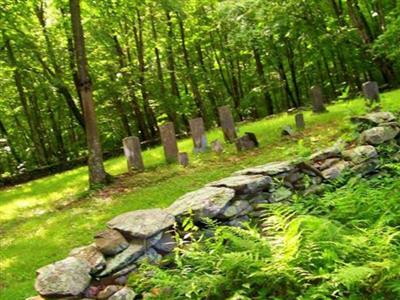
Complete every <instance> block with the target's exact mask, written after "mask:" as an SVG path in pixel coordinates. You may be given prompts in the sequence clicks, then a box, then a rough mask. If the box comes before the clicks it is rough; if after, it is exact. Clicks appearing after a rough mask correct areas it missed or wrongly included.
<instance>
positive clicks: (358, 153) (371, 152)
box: [343, 145, 378, 164]
mask: <svg viewBox="0 0 400 300" xmlns="http://www.w3.org/2000/svg"><path fill="white" fill-rule="evenodd" d="M377 156H378V152H376V149H375V147H374V146H369V145H366V146H358V147H356V148H353V149H349V150H346V151H343V157H344V158H345V159H347V160H351V161H352V162H353V163H355V164H359V163H362V162H364V161H366V160H368V159H371V158H375V157H377Z"/></svg>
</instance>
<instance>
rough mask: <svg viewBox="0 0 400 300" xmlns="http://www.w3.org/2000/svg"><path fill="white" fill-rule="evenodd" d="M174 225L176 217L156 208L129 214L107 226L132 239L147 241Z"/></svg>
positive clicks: (117, 218)
mask: <svg viewBox="0 0 400 300" xmlns="http://www.w3.org/2000/svg"><path fill="white" fill-rule="evenodd" d="M174 223H175V218H174V216H172V215H171V214H169V213H167V212H166V211H165V210H162V209H159V208H154V209H144V210H136V211H132V212H127V213H125V214H122V215H120V216H118V217H115V218H114V219H112V220H111V221H109V222H108V223H107V226H108V227H110V228H112V229H116V230H118V231H120V232H122V233H124V234H126V235H128V236H129V237H131V238H140V239H146V238H148V237H150V236H153V235H155V234H157V233H159V232H160V231H162V230H164V229H166V228H168V227H171V226H172V225H174Z"/></svg>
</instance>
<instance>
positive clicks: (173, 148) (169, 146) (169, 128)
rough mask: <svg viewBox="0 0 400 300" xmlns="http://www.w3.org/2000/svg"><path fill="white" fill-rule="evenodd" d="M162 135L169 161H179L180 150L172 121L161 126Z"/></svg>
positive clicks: (166, 158) (165, 153) (166, 157)
mask: <svg viewBox="0 0 400 300" xmlns="http://www.w3.org/2000/svg"><path fill="white" fill-rule="evenodd" d="M160 137H161V143H162V145H163V148H164V155H165V160H166V161H167V163H175V162H177V160H178V153H179V150H178V144H177V142H176V136H175V128H174V124H173V123H172V122H168V123H166V124H164V125H162V126H160Z"/></svg>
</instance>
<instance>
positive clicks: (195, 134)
mask: <svg viewBox="0 0 400 300" xmlns="http://www.w3.org/2000/svg"><path fill="white" fill-rule="evenodd" d="M189 126H190V132H191V134H192V139H193V146H194V149H193V150H194V153H199V152H204V151H206V150H207V138H206V132H205V130H204V122H203V119H202V118H196V119H191V120H190V121H189Z"/></svg>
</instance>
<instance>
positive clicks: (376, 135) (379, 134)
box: [360, 126, 400, 145]
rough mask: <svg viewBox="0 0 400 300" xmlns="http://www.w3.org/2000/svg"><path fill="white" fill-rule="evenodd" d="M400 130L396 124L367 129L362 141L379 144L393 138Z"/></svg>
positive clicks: (362, 135)
mask: <svg viewBox="0 0 400 300" xmlns="http://www.w3.org/2000/svg"><path fill="white" fill-rule="evenodd" d="M399 132H400V129H399V128H398V127H395V126H379V127H374V128H371V129H368V130H365V131H364V132H363V133H362V134H361V138H360V139H361V143H363V144H370V145H379V144H382V143H384V142H387V141H390V140H393V139H394V138H395V137H396V136H397V135H398V134H399Z"/></svg>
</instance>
